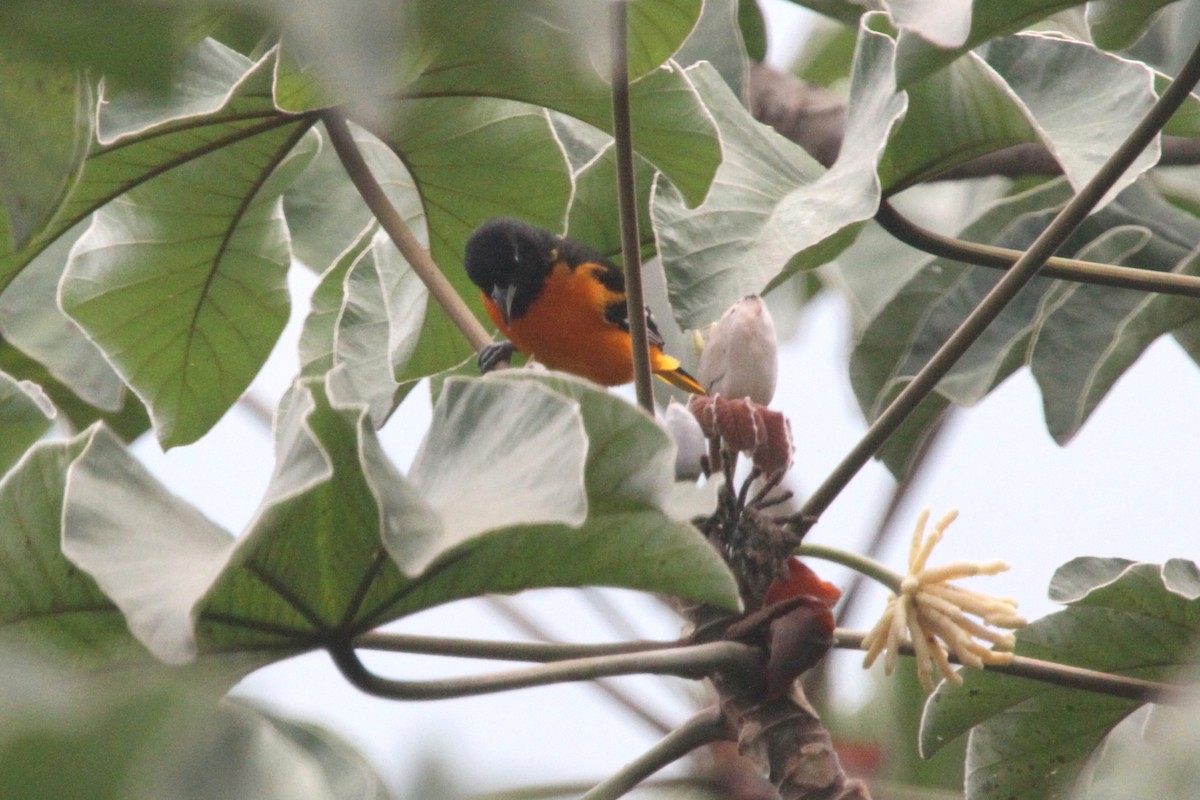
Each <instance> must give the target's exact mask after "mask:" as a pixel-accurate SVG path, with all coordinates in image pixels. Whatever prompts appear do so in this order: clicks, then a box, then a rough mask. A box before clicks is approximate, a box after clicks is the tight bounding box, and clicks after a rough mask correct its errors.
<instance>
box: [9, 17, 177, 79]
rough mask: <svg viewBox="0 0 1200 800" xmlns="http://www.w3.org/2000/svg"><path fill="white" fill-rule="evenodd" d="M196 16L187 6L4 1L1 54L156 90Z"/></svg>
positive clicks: (173, 60)
mask: <svg viewBox="0 0 1200 800" xmlns="http://www.w3.org/2000/svg"><path fill="white" fill-rule="evenodd" d="M196 14H197V12H196V9H195V6H193V5H192V4H189V3H153V4H148V3H142V2H136V1H134V2H131V1H130V0H108V2H104V3H95V2H91V0H61V1H60V2H56V3H54V4H53V5H49V6H48V5H46V4H45V3H42V2H39V0H6V2H4V3H3V4H0V51H3V52H5V53H12V54H14V55H15V56H17V57H18V58H23V59H27V60H31V61H38V62H41V63H43V64H47V65H58V66H67V67H70V68H73V69H74V68H79V69H89V70H93V71H94V72H95V76H96V77H98V76H99V75H101V74H103V75H104V76H106V78H107V79H108V81H109V82H111V83H120V84H123V85H133V86H138V87H145V88H149V89H154V90H158V91H161V90H163V89H164V88H165V87H166V86H168V85H169V83H170V79H171V76H172V72H173V68H174V66H175V62H176V59H177V58H178V57H179V56H180V55H181V54H182V52H183V50H184V49H185V45H186V43H185V34H186V32H187V28H188V25H189V23H190V22H191V21H192V19H193V18H194V17H195V16H196Z"/></svg>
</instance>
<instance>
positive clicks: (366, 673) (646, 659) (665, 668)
mask: <svg viewBox="0 0 1200 800" xmlns="http://www.w3.org/2000/svg"><path fill="white" fill-rule="evenodd" d="M328 651H329V655H330V657H331V658H332V659H333V663H334V664H335V665H337V668H338V669H339V670H340V671H341V673H342V675H343V676H345V678H346V680H348V681H349V682H350V683H351V684H352V685H354V686H356V687H357V688H359V689H361V690H362V691H364V692H366V693H367V694H370V695H375V696H376V697H383V698H387V699H389V700H445V699H448V698H451V697H472V696H475V695H480V694H492V693H494V692H507V691H511V690H513V689H527V688H530V687H533V686H547V685H550V684H554V683H568V682H571V681H590V680H595V679H596V678H606V677H611V676H614V675H640V674H648V675H676V676H679V677H681V678H690V679H692V680H700V679H701V678H705V677H707V676H708V675H710V674H712V673H713V672H716V671H722V672H726V671H733V672H738V671H751V670H755V669H758V668H759V654H758V651H756V650H755V649H754V648H752V647H749V646H747V645H744V644H739V643H737V642H709V643H707V644H698V645H690V646H687V647H676V648H671V649H669V650H656V651H652V652H646V653H622V654H619V655H611V656H598V657H596V658H579V659H570V660H567V661H555V662H553V663H551V664H545V665H542V666H537V667H526V668H524V669H515V670H511V671H508V672H498V673H492V674H489V675H472V676H468V677H463V678H445V679H442V680H431V681H401V680H393V679H390V678H384V677H381V676H379V675H376V674H375V673H373V672H371V671H370V670H368V669H367V667H366V665H364V664H363V663H362V661H361V660H359V658H358V653H356V652H355V650H354V645H353V643H352V642H350V641H343V642H336V643H333V644H330V645H329V647H328Z"/></svg>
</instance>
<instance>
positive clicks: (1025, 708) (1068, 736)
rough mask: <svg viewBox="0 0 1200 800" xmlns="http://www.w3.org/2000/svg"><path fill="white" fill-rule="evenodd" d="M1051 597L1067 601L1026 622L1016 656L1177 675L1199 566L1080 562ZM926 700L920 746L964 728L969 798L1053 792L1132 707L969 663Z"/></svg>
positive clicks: (1197, 615) (1188, 636) (1189, 653)
mask: <svg viewBox="0 0 1200 800" xmlns="http://www.w3.org/2000/svg"><path fill="white" fill-rule="evenodd" d="M1050 594H1051V598H1052V599H1054V600H1058V601H1060V602H1065V603H1067V604H1069V606H1070V607H1069V608H1067V609H1066V610H1064V611H1060V612H1058V613H1056V614H1052V615H1050V616H1048V617H1045V618H1044V619H1041V620H1038V621H1037V622H1034V623H1032V624H1031V625H1029V626H1028V627H1026V628H1024V629H1022V630H1021V631H1020V633H1019V634H1018V636H1017V648H1016V652H1017V653H1018V654H1019V655H1023V656H1028V657H1031V658H1039V659H1045V660H1048V661H1055V662H1059V663H1065V664H1071V665H1075V666H1081V667H1086V668H1088V669H1095V670H1102V671H1105V672H1110V673H1114V674H1118V675H1127V676H1132V677H1138V678H1145V679H1149V680H1166V681H1170V680H1173V679H1174V677H1175V674H1176V673H1177V672H1178V671H1179V670H1180V669H1182V668H1184V667H1185V666H1186V665H1188V664H1192V663H1194V660H1195V658H1196V645H1197V643H1198V641H1200V601H1198V598H1200V571H1198V570H1197V568H1196V565H1195V564H1193V563H1192V562H1188V561H1181V560H1174V561H1169V562H1167V563H1166V564H1163V565H1161V566H1160V565H1155V564H1135V563H1133V562H1130V561H1124V560H1121V559H1096V558H1080V559H1076V560H1074V561H1071V562H1069V563H1067V564H1065V565H1064V566H1063V567H1061V568H1060V569H1059V570H1058V572H1057V573H1056V574H1055V576H1054V578H1053V580H1052V581H1051V587H1050ZM963 678H964V681H963V684H962V685H961V686H956V685H953V684H951V683H949V682H943V683H942V684H941V685H940V686H939V687H938V689H937V691H936V692H935V693H934V694H933V695H932V696H931V697H930V699H929V704H928V706H927V707H926V711H925V718H924V720H923V724H922V730H921V748H922V751H923V752H924V753H927V754H928V753H932V752H935V751H936V750H937V749H938V748H939V747H940V746H941V745H942V744H944V743H946V742H948V741H950V740H952V739H954V738H956V737H957V736H959V735H961V734H963V733H965V732H966V731H968V730H970V731H971V738H970V741H969V743H968V751H967V797H968V798H971V799H972V800H982V799H984V798H1006V797H1013V796H1018V797H1027V798H1031V799H1032V798H1043V797H1044V798H1051V797H1061V796H1064V795H1065V794H1066V793H1068V792H1069V791H1070V787H1071V786H1072V784H1073V783H1074V782H1075V780H1076V778H1077V777H1078V776H1079V774H1080V771H1081V770H1082V769H1083V768H1084V766H1085V764H1086V761H1087V759H1088V758H1089V757H1090V756H1091V755H1092V753H1093V752H1094V751H1095V749H1096V748H1097V747H1098V746H1099V745H1100V744H1101V743H1102V741H1103V740H1104V738H1105V736H1106V734H1107V733H1108V731H1110V730H1111V729H1112V727H1113V726H1114V725H1116V724H1117V723H1118V722H1120V720H1121V719H1123V718H1124V717H1125V716H1127V715H1128V714H1130V713H1131V712H1132V711H1134V710H1135V709H1136V708H1137V707H1138V706H1139V705H1140V704H1139V703H1138V702H1137V701H1134V700H1125V699H1121V698H1115V697H1111V696H1108V695H1103V694H1097V693H1091V692H1086V691H1082V690H1078V689H1070V688H1065V687H1060V686H1054V685H1051V684H1047V683H1042V682H1040V681H1034V680H1030V679H1025V678H1014V677H1010V676H1005V675H1000V674H997V673H994V672H986V671H983V672H980V671H975V670H967V671H965V672H964V673H963Z"/></svg>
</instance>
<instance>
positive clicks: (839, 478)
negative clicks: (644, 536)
mask: <svg viewBox="0 0 1200 800" xmlns="http://www.w3.org/2000/svg"><path fill="white" fill-rule="evenodd" d="M1197 80H1200V43H1198V44H1197V46H1196V49H1195V50H1193V51H1192V54H1191V55H1190V56H1189V57H1188V61H1187V63H1186V64H1185V65H1184V67H1183V69H1182V70H1180V72H1179V75H1178V76H1177V77H1176V78H1175V80H1174V81H1173V82H1172V83H1171V85H1170V86H1169V87H1168V88H1167V90H1166V91H1165V92H1163V95H1162V97H1160V98H1159V99H1158V101H1157V102H1156V103H1155V104H1154V107H1153V108H1151V109H1150V112H1149V113H1148V114H1146V116H1145V117H1144V118H1142V121H1141V122H1139V123H1138V125H1137V127H1136V128H1134V130H1133V132H1132V133H1130V135H1129V137H1128V138H1126V139H1125V141H1124V142H1122V143H1121V146H1120V147H1118V148H1117V150H1116V152H1114V153H1113V154H1112V155H1111V156H1110V157H1109V158H1108V160H1107V161H1106V162H1104V164H1103V166H1101V167H1100V169H1099V171H1098V172H1097V173H1096V174H1095V176H1093V177H1092V179H1091V180H1090V181H1088V183H1087V185H1086V186H1084V187H1083V188H1082V189H1081V190H1080V191H1079V194H1077V195H1075V197H1073V198H1071V201H1070V202H1069V203H1067V205H1066V206H1065V207H1064V208H1063V210H1062V211H1060V212H1059V213H1058V215H1057V216H1056V217H1055V218H1054V220H1053V221H1052V222H1051V223H1050V224H1049V225H1048V226H1047V227H1046V230H1044V231H1043V232H1042V234H1041V235H1040V236H1038V238H1037V239H1036V240H1035V241H1034V243H1033V244H1032V245H1030V247H1029V249H1028V250H1026V251H1025V252H1024V253H1023V254H1022V255H1021V257H1020V258H1019V259H1017V261H1016V263H1014V264H1013V265H1012V268H1011V269H1009V270H1008V272H1006V273H1005V274H1004V276H1003V277H1002V278H1001V279H1000V281H999V282H998V283H997V284H996V285H995V286H994V287H993V288H992V290H991V291H990V292H988V294H987V296H985V297H984V298H983V300H981V301H980V303H979V305H978V306H976V307H975V309H974V310H973V311H972V312H971V313H970V314H968V315H967V318H966V319H964V320H963V322H962V324H961V325H959V326H958V328H957V329H956V330H955V331H954V333H952V334H951V335H950V337H949V338H948V339H947V340H946V342H945V343H944V344H943V345H942V346H941V347H940V348H938V351H937V352H936V353H934V354H933V356H932V357H931V358H930V359H929V361H928V363H926V364H925V366H924V367H922V368H921V370H920V371H919V372H918V373H917V374H916V376H914V377H913V379H912V382H911V383H909V384H908V385H907V386H905V387H904V388H903V389H902V390H901V391H900V393H899V394H898V395H897V396H896V399H895V400H893V401H892V402H891V404H890V405H888V407H887V408H886V409H884V411H883V413H882V414H880V415H879V417H878V418H877V419H876V420H875V422H873V423H872V424H871V427H870V428H868V429H867V432H866V433H865V434H864V435H863V437H862V439H861V440H860V441H859V442H858V444H856V445H855V446H854V447H853V448H852V449H851V451H850V452H849V453H848V454H847V455H846V457H845V458H844V459H843V460H842V462H841V463H840V464H838V465H837V466H836V467H835V468H834V470H833V472H832V473H830V475H829V477H827V478H826V479H825V482H824V483H822V484H821V485H820V486H819V487H817V489H816V491H814V492H813V493H812V495H811V496H809V498H808V500H807V501H806V502H805V503H804V505H803V506H802V507H801V509H800V511H799V512H798V514H797V516H798V517H799V518H802V519H806V520H816V519H817V518H819V517H820V516H821V514H823V513H824V512H825V509H827V508H829V505H830V504H831V503H832V502H833V501H834V500H835V499H836V498H837V496H838V495H839V494H840V493H841V491H842V489H844V488H845V487H846V485H847V484H848V483H849V482H850V481H851V480H852V479H853V478H854V476H855V475H857V474H858V471H859V470H860V469H862V467H863V465H865V464H866V463H867V461H869V460H870V459H871V457H872V456H873V455H875V453H877V452H878V451H879V448H880V447H882V446H883V444H884V443H885V442H886V441H887V440H888V438H889V437H890V436H891V435H892V434H893V433H895V431H896V429H897V428H899V427H900V426H901V425H902V424H903V423H904V422H905V421H906V420H907V419H908V417H909V415H910V414H912V412H913V411H914V410H916V408H917V406H918V405H919V404H920V403H921V401H922V400H924V399H925V397H926V396H927V395H928V394H929V393H930V392H932V391H933V389H934V388H935V387H936V386H937V384H938V382H939V381H940V380H941V379H942V378H943V377H944V376H945V375H946V373H948V372H949V371H950V370H951V369H952V368H953V367H954V365H955V364H956V363H957V362H958V360H959V359H960V358H961V357H962V356H963V354H964V353H966V351H967V349H968V348H969V347H970V346H971V345H972V344H973V343H974V342H975V340H976V339H978V338H979V337H980V336H981V335H983V332H984V331H985V330H987V328H988V326H989V325H991V324H992V322H993V321H994V320H995V319H996V317H998V316H999V315H1000V312H1001V311H1003V310H1004V308H1005V307H1006V306H1007V305H1008V304H1009V303H1010V302H1011V301H1012V299H1013V298H1014V297H1016V296H1017V293H1018V292H1019V291H1020V290H1021V289H1022V288H1023V287H1024V286H1025V285H1026V284H1027V283H1029V281H1030V280H1032V279H1033V277H1034V276H1035V275H1037V273H1038V270H1039V269H1040V268H1041V266H1042V265H1043V264H1045V263H1046V260H1047V259H1048V258H1050V256H1051V255H1053V253H1054V251H1055V250H1057V249H1058V248H1059V246H1061V245H1062V243H1063V242H1064V241H1066V239H1067V237H1068V236H1070V235H1071V232H1072V231H1074V230H1075V228H1076V227H1078V226H1079V224H1080V223H1081V222H1083V220H1084V219H1085V218H1086V217H1087V215H1088V214H1089V213H1090V212H1091V210H1092V209H1093V208H1095V207H1096V204H1097V203H1099V202H1100V200H1101V199H1103V197H1104V195H1105V194H1107V192H1108V190H1109V189H1111V188H1112V187H1113V185H1114V184H1115V183H1116V182H1117V180H1118V179H1119V178H1120V177H1121V175H1122V174H1124V172H1125V171H1126V170H1127V169H1129V166H1130V165H1131V164H1132V163H1133V161H1134V159H1136V158H1137V156H1138V154H1140V153H1141V152H1142V150H1144V149H1145V148H1146V146H1147V145H1148V144H1150V142H1151V141H1152V140H1153V139H1154V137H1155V136H1156V135H1157V134H1158V132H1159V131H1160V130H1161V129H1162V127H1163V126H1164V125H1166V124H1167V120H1169V119H1170V118H1171V115H1172V114H1174V113H1175V111H1176V110H1177V109H1178V108H1179V106H1180V105H1181V104H1182V103H1183V101H1184V100H1185V99H1187V97H1188V94H1189V92H1190V91H1191V88H1192V87H1193V86H1194V85H1195V84H1196V81H1197Z"/></svg>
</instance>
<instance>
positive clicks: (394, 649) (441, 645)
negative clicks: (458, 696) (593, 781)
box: [354, 631, 682, 664]
mask: <svg viewBox="0 0 1200 800" xmlns="http://www.w3.org/2000/svg"><path fill="white" fill-rule="evenodd" d="M681 644H682V643H681V642H647V641H632V642H613V643H605V644H564V643H560V642H497V641H491V640H487V639H451V638H446V637H444V636H416V635H412V634H406V633H381V632H378V631H373V632H371V633H364V634H361V635H360V636H356V637H355V639H354V646H355V647H357V648H359V649H362V650H380V651H384V652H390V653H420V654H422V655H432V656H455V657H458V658H478V659H491V660H495V661H530V662H536V663H539V664H546V663H550V662H553V661H567V660H570V659H576V658H592V657H595V656H611V655H619V654H622V653H648V652H652V651H654V650H666V649H668V648H671V647H679V646H681Z"/></svg>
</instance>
